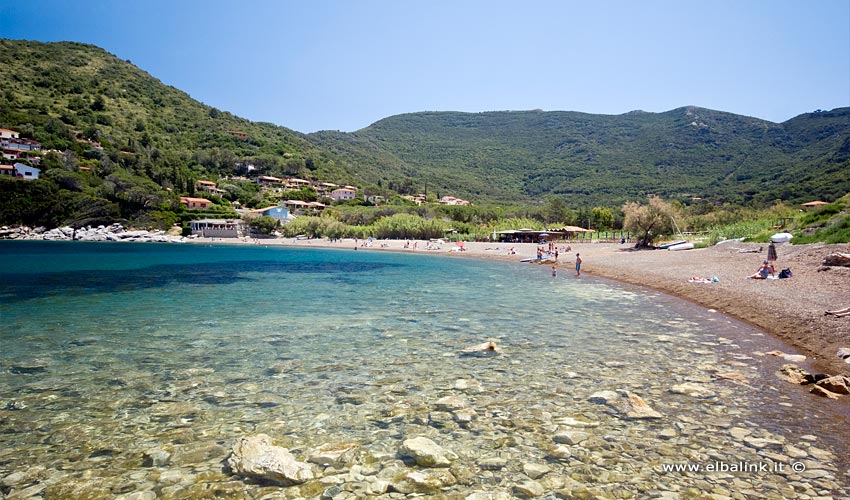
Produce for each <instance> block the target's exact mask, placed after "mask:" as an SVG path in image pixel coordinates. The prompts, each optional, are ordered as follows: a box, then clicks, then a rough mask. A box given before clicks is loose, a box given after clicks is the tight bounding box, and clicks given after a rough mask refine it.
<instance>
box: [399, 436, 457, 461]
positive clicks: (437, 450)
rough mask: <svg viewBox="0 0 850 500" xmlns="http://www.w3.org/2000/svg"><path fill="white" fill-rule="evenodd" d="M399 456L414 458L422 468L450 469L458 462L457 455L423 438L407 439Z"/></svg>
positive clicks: (400, 449)
mask: <svg viewBox="0 0 850 500" xmlns="http://www.w3.org/2000/svg"><path fill="white" fill-rule="evenodd" d="M399 455H401V456H403V457H410V458H412V459H413V460H415V461H416V464H417V465H420V466H422V467H448V466H450V465H451V464H452V462H454V461H455V460H457V455H455V454H454V453H452V452H451V451H449V450H446V449H445V448H443V447H441V446H439V445H438V444H437V443H435V442H434V441H431V440H430V439H428V438H426V437H422V436H420V437H415V438H412V439H406V440H405V441H404V442H403V443H402V445H401V448H399Z"/></svg>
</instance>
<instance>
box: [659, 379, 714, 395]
mask: <svg viewBox="0 0 850 500" xmlns="http://www.w3.org/2000/svg"><path fill="white" fill-rule="evenodd" d="M670 392H672V393H673V394H684V395H686V396H691V397H693V398H713V397H715V396H717V394H716V393H715V392H714V391H712V390H710V389H708V388H707V387H705V386H704V385H702V384H695V383H692V382H685V383H684V384H678V385H674V386H673V387H671V388H670Z"/></svg>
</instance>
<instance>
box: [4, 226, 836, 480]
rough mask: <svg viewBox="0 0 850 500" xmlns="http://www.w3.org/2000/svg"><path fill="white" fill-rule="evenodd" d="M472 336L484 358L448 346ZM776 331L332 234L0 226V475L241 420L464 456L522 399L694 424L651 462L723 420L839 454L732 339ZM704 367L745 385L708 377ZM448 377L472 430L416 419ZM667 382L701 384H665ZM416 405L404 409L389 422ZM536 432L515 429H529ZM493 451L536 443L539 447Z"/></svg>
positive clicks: (133, 448)
mask: <svg viewBox="0 0 850 500" xmlns="http://www.w3.org/2000/svg"><path fill="white" fill-rule="evenodd" d="M490 338H492V339H495V340H497V342H499V344H500V345H501V346H503V348H504V354H503V355H500V356H497V357H494V358H469V357H464V356H461V355H459V353H460V351H461V350H462V349H463V348H464V347H466V346H469V345H472V344H477V343H480V342H483V341H484V340H487V339H490ZM777 348H778V349H780V350H785V351H789V349H788V348H787V347H785V346H782V345H780V344H778V343H776V342H775V341H773V340H771V339H770V338H768V337H766V336H765V335H763V334H762V333H761V332H759V331H757V330H754V329H752V328H750V327H748V326H746V325H743V324H740V323H738V322H735V321H732V320H730V319H729V318H726V317H723V316H721V315H718V314H716V313H713V312H709V311H706V310H704V309H701V308H699V307H696V306H693V305H690V304H687V303H684V302H681V301H678V300H676V299H672V298H669V297H665V296H663V295H659V294H655V293H648V292H645V291H642V290H638V289H635V288H630V287H623V286H619V285H617V284H614V283H610V282H606V281H602V280H598V279H594V278H592V277H582V278H581V279H576V278H575V277H574V276H571V274H570V273H566V272H562V273H561V275H559V276H558V277H557V278H552V277H551V276H550V275H549V270H548V269H547V268H540V267H537V266H529V265H519V264H517V265H511V264H506V263H501V262H490V261H481V260H474V259H463V258H448V257H445V256H435V255H409V254H396V253H384V252H367V251H358V252H354V251H351V250H318V249H295V248H280V247H254V246H223V245H221V246H220V245H216V246H201V245H159V244H124V243H115V244H104V243H91V244H87V243H61V242H0V415H2V418H0V450H2V451H0V478H1V477H3V476H4V475H6V474H9V473H12V472H15V471H19V470H22V469H23V468H26V467H29V466H32V465H34V464H40V465H42V466H45V467H47V468H48V469H49V470H61V471H69V470H74V471H81V470H92V469H94V470H97V471H98V474H99V475H103V477H119V478H124V479H126V477H127V476H128V475H132V474H133V473H134V471H135V472H138V471H140V470H141V471H144V469H143V468H142V466H141V462H142V459H141V454H142V452H143V451H144V450H147V449H150V448H155V447H165V448H167V449H169V450H171V451H173V452H174V456H175V458H174V466H180V467H183V468H186V469H187V470H190V471H191V470H195V472H198V471H199V470H202V469H200V468H199V467H200V465H199V464H197V463H193V462H192V460H193V459H191V458H186V459H185V460H184V461H183V462H181V459H180V456H181V455H180V452H181V450H184V449H185V448H186V447H189V446H198V443H211V444H215V445H219V446H221V447H222V448H223V449H229V446H230V443H231V442H232V440H233V439H234V438H235V437H237V436H240V435H243V434H246V433H251V432H261V431H262V432H267V433H269V434H272V435H275V436H277V437H283V436H286V439H288V440H290V441H291V443H292V444H293V445H294V446H296V447H299V448H308V447H310V446H316V445H318V444H321V443H323V442H328V441H333V440H342V439H345V440H355V441H357V442H359V443H361V444H362V446H364V448H367V449H370V450H372V451H373V452H375V453H376V454H378V453H379V452H382V453H390V454H391V453H393V451H394V450H395V449H397V446H398V444H399V443H400V441H401V439H402V438H403V437H404V436H406V435H408V433H413V432H417V431H420V430H422V429H420V428H419V427H423V428H424V427H429V429H428V430H429V431H433V432H436V433H437V434H438V435H439V434H440V433H442V434H444V435H445V438H446V440H447V441H448V442H453V443H455V446H457V447H458V448H460V449H464V450H475V451H474V452H473V451H468V452H467V453H466V454H467V458H468V459H469V460H470V461H471V462H472V463H474V461H475V457H476V455H481V454H482V453H483V451H485V450H486V449H487V447H488V446H491V442H492V438H493V436H492V434H499V433H506V432H509V431H508V430H506V429H507V427H500V425H501V424H499V423H498V422H500V421H501V420H500V419H503V418H509V419H514V420H519V421H524V422H525V421H527V422H529V423H528V425H529V426H531V427H534V422H537V421H538V420H539V414H540V412H546V414H554V415H556V416H557V415H562V416H578V417H583V418H587V419H591V420H594V421H600V422H602V423H603V427H605V426H610V429H608V432H611V433H613V434H612V435H614V436H616V435H619V434H618V433H622V436H623V439H624V441H628V440H629V439H630V440H632V441H634V440H635V439H638V440H639V439H646V440H647V441H646V446H647V447H649V448H650V449H651V447H652V446H655V445H654V444H653V443H658V446H666V445H669V444H670V443H669V442H664V441H662V440H659V439H657V438H654V437H653V433H656V432H658V431H660V430H662V429H665V428H671V427H672V428H679V427H681V425H679V424H681V423H682V422H685V423H687V424H688V425H695V426H697V427H698V428H699V431H698V432H697V431H694V433H692V434H686V433H685V434H684V435H683V436H682V439H683V440H684V441H682V442H681V443H678V444H677V448H678V449H681V450H682V456H681V457H677V456H673V457H668V459H669V460H670V461H673V462H676V461H678V462H681V461H684V460H685V457H689V456H691V454H690V453H691V452H690V451H688V450H699V449H703V450H705V449H706V446H709V448H711V447H714V448H716V449H717V450H720V451H719V452H724V453H725V452H729V453H731V455H730V458H734V457H738V458H739V459H742V460H744V459H746V460H756V459H763V458H764V457H763V455H762V456H761V457H759V456H758V454H757V451H755V450H751V449H749V448H747V447H745V446H741V445H740V443H738V442H735V441H734V440H732V439H731V438H730V437H729V432H728V429H729V428H730V427H732V426H740V427H746V428H748V429H752V430H753V432H754V433H755V434H756V435H758V434H759V433H763V434H770V435H774V436H781V437H783V438H784V439H786V440H787V441H788V443H797V442H798V441H799V436H801V435H815V436H817V437H818V441H817V443H816V444H817V446H818V447H819V448H822V449H826V450H831V451H833V452H834V453H837V454H838V457H839V459H838V463H839V464H843V466H844V467H846V459H845V458H843V457H846V455H845V453H846V451H847V450H846V443H844V444H842V443H843V441H844V438H842V437H841V436H846V426H847V423H848V422H847V420H846V417H845V415H846V414H842V413H841V411H840V410H838V411H836V410H835V407H833V406H831V404H825V403H823V402H821V401H819V400H818V401H813V400H812V399H811V397H810V396H809V395H808V394H806V393H805V392H804V391H802V390H797V388H796V387H793V386H788V385H787V384H786V383H784V382H781V381H780V380H778V379H777V378H776V377H775V375H774V372H775V370H776V369H778V367H779V366H780V365H781V364H782V363H783V362H782V361H781V360H780V359H778V358H773V357H760V356H757V355H754V354H753V353H754V352H760V351H769V350H772V349H777ZM722 371H736V372H739V373H741V374H743V375H744V376H746V377H747V378H748V384H747V385H746V386H742V385H736V384H733V383H730V382H724V381H722V380H718V379H717V378H716V377H714V376H713V375H714V374H715V373H717V372H722ZM458 379H474V380H477V381H478V382H480V383H481V386H482V388H483V389H482V391H481V392H480V393H478V394H476V395H475V396H474V397H470V400H471V401H470V404H471V406H472V407H473V408H474V409H475V410H476V411H477V412H478V414H479V424H478V425H479V429H478V431H477V432H468V433H466V434H464V433H463V432H462V431H463V430H462V429H458V428H456V427H451V426H449V427H447V428H441V427H440V426H434V425H430V426H429V424H428V421H427V420H428V417H427V414H428V413H427V412H428V407H429V405H432V404H433V402H434V401H435V400H437V399H439V398H440V397H442V396H444V395H447V394H449V393H453V390H452V388H453V387H454V385H455V383H456V381H457V380H458ZM685 381H695V382H697V383H702V384H705V386H706V387H708V388H710V389H711V390H713V391H714V392H715V393H716V394H717V395H718V396H717V397H713V398H709V399H695V398H690V397H687V396H684V395H680V394H671V393H670V392H669V387H670V386H671V385H674V384H678V383H682V382H685ZM603 389H609V390H617V389H623V390H629V391H632V392H634V393H636V394H639V395H640V396H641V397H643V398H644V399H646V400H647V401H648V402H650V404H652V406H653V407H655V408H656V409H657V410H659V411H661V412H662V413H663V414H664V415H665V419H663V420H662V421H660V422H654V421H653V423H644V422H638V423H629V422H627V421H624V420H621V419H618V418H615V417H613V416H612V413H611V411H609V410H607V409H605V408H603V407H600V406H599V405H596V404H593V403H589V402H588V401H587V399H588V397H589V395H590V394H592V393H593V392H595V391H599V390H603ZM419 407H421V408H423V410H422V411H423V412H424V415H425V416H424V417H422V418H423V419H424V421H417V418H415V417H413V418H411V419H408V420H401V421H399V420H393V419H392V418H391V417H392V415H394V414H395V413H394V412H398V411H401V410H399V408H403V409H404V411H403V412H414V413H415V410H416V408H419ZM411 409H412V410H411ZM432 409H433V408H432ZM676 422H678V423H679V424H676ZM677 425H679V427H677ZM542 427H545V424H539V425H538V428H534V429H529V430H528V431H527V432H528V433H529V434H528V439H526V441H527V442H530V441H534V440H538V439H539V436H541V435H546V433H551V429H543V428H542ZM510 428H513V429H514V430H513V431H510V432H514V433H517V434H519V435H522V433H523V432H526V431H524V430H522V426H520V428H517V427H516V425H513V426H512V427H510ZM636 429H638V430H641V431H642V432H643V433H644V435H643V437H642V438H635V436H634V435H631V434H633V433H634V432H636ZM488 433H489V434H490V435H488ZM630 435H631V437H628V436H630ZM187 436H188V437H187ZM627 437H628V439H626V438H627ZM612 439H614V438H612ZM803 444H809V443H806V442H802V443H801V444H800V446H803ZM624 446H625V445H624ZM739 448H740V449H739ZM712 449H713V448H712ZM24 450H25V451H24ZM724 450H725V451H724ZM184 451H185V450H184ZM514 451H515V452H516V453H517V454H519V455H520V456H521V457H522V458H524V459H526V460H533V459H538V460H545V456H546V450H545V446H540V445H537V446H531V445H528V446H527V448H525V447H523V446H520V447H519V448H518V449H516V450H514ZM664 453H667V451H666V448H665V451H664ZM664 453H661V451H659V454H660V455H658V456H665V455H664ZM736 453H738V455H736ZM213 455H215V453H213ZM220 455H221V456H212V457H207V460H208V461H209V460H212V463H216V461H218V462H220V461H221V460H222V459H223V458H224V457H225V456H226V452H222V453H220ZM461 455H463V453H461ZM104 456H108V457H109V458H110V460H109V463H108V464H105V463H104V462H103V457H104ZM187 456H188V455H187ZM648 456H653V457H655V456H656V455H653V454H649V455H648ZM656 459H657V457H656ZM623 460H624V461H625V460H637V461H640V458H639V456H637V457H629V458H626V457H624V458H623ZM647 460H648V461H649V460H650V459H647ZM653 460H655V459H653ZM650 465H655V464H650V463H649V462H647V463H646V464H643V465H640V466H635V467H636V468H637V469H641V468H642V467H644V466H645V467H649V466H650ZM656 480H657V481H661V480H662V479H661V478H654V476H653V475H652V474H649V476H648V478H647V481H656ZM665 480H669V477H668V478H666V479H665ZM748 480H749V481H751V486H752V487H758V486H759V484H761V483H764V482H775V483H777V484H779V485H780V487H781V486H782V485H783V484H785V483H783V482H787V481H789V480H788V479H787V478H784V477H771V478H758V477H755V478H753V477H751V478H749V479H748ZM843 480H846V478H845V479H843Z"/></svg>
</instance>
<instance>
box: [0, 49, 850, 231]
mask: <svg viewBox="0 0 850 500" xmlns="http://www.w3.org/2000/svg"><path fill="white" fill-rule="evenodd" d="M0 66H2V68H3V71H2V72H0V88H2V90H0V128H8V129H13V130H16V131H19V132H21V134H22V137H24V138H27V139H32V140H35V141H38V142H40V143H41V144H42V145H43V146H44V149H45V151H46V150H57V151H58V152H59V153H45V154H44V156H43V158H42V161H41V163H40V164H39V168H41V169H42V178H41V179H39V180H38V181H37V182H31V183H23V182H16V181H14V180H13V179H10V178H0V192H2V193H3V194H4V196H3V197H0V224H16V223H25V224H33V225H34V224H43V225H49V226H52V225H57V224H65V223H74V224H85V223H100V222H110V221H114V220H122V219H123V220H129V221H130V222H132V223H136V224H140V225H145V224H147V225H157V226H166V225H168V224H170V223H172V222H175V221H177V220H178V219H180V218H185V217H184V216H188V215H187V214H182V213H181V210H182V209H181V206H180V204H179V197H180V196H181V195H192V194H194V190H195V180H198V179H212V180H220V179H221V178H222V177H224V176H232V175H242V176H245V175H247V176H254V175H258V174H267V175H275V176H289V175H293V176H298V177H302V178H309V179H320V180H323V181H328V182H336V183H344V184H353V185H355V186H358V187H360V188H361V193H362V192H367V193H369V194H382V195H385V196H387V195H392V194H394V193H401V194H414V193H419V192H425V191H427V193H428V194H437V195H440V196H442V195H452V196H458V197H461V198H466V199H469V200H471V201H473V202H474V203H478V204H480V203H487V202H494V203H522V204H528V205H536V204H539V203H540V202H541V201H542V200H544V199H546V198H551V197H552V196H553V195H554V196H557V197H559V198H561V199H563V200H564V201H566V203H567V204H568V206H570V207H572V208H582V207H585V208H588V207H594V206H608V207H617V206H619V205H620V204H621V203H622V202H624V201H626V200H635V199H642V198H644V197H645V196H646V195H647V194H659V195H662V196H665V197H669V198H680V199H688V198H691V197H701V198H704V199H707V200H709V201H712V202H714V203H718V204H719V203H727V202H728V203H733V204H756V205H761V204H770V203H772V202H773V201H774V200H775V199H782V200H787V201H790V202H799V201H808V200H810V199H814V198H821V199H825V200H827V201H832V200H834V199H836V198H838V197H839V196H841V195H843V194H844V193H846V192H848V191H850V175H847V172H848V171H850V108H842V109H836V110H833V111H828V112H815V113H811V114H805V115H801V116H798V117H796V118H794V119H792V120H789V121H787V122H785V123H782V124H776V123H770V122H766V121H763V120H758V119H754V118H748V117H744V116H739V115H734V114H730V113H724V112H719V111H712V110H707V109H701V108H693V107H688V108H680V109H675V110H672V111H669V112H665V113H645V112H632V113H627V114H624V115H618V116H610V115H592V114H585V113H576V112H561V111H556V112H542V111H517V112H487V113H454V112H440V113H433V112H431V113H412V114H405V115H398V116H392V117H389V118H385V119H383V120H380V121H378V122H377V123H375V124H373V125H371V126H369V127H367V128H365V129H362V130H359V131H357V132H354V133H342V132H319V133H315V134H302V133H299V132H296V131H293V130H290V129H287V128H285V127H281V126H277V125H273V124H270V123H257V122H251V121H249V120H246V119H243V118H239V117H237V116H234V115H232V114H231V113H228V112H226V111H222V110H219V109H216V108H214V107H211V106H208V105H206V104H203V103H200V102H198V101H196V100H194V99H192V98H191V97H190V96H189V95H187V94H186V93H185V92H183V91H180V90H178V89H175V88H173V87H170V86H167V85H164V84H163V83H162V82H160V81H159V80H157V79H156V78H153V77H152V76H150V75H149V74H147V73H145V72H144V71H142V70H140V69H139V68H137V67H135V66H134V65H133V64H132V63H131V62H129V61H124V60H121V59H119V58H118V57H116V56H114V55H112V54H109V53H107V52H106V51H104V50H102V49H100V48H98V47H95V46H91V45H84V44H79V43H73V42H61V43H41V42H28V41H13V40H2V39H0ZM249 165H251V166H252V167H253V169H252V170H250V171H249V169H248V166H249ZM2 177H6V176H2ZM219 184H220V185H219V187H221V184H222V183H221V182H220V183H219ZM226 184H227V185H226V186H225V188H226V189H225V191H226V194H225V195H223V196H222V197H221V199H219V198H218V197H214V198H213V201H214V202H215V206H216V210H218V211H219V212H221V213H225V212H227V213H232V209H231V203H232V202H237V201H238V202H239V203H240V204H242V205H243V206H257V205H259V204H263V203H266V202H268V200H267V199H264V198H263V196H264V195H263V194H262V193H260V192H259V190H258V189H257V188H256V185H254V184H253V183H251V182H250V180H244V181H238V180H234V181H227V183H226Z"/></svg>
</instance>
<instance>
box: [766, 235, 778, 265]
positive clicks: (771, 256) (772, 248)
mask: <svg viewBox="0 0 850 500" xmlns="http://www.w3.org/2000/svg"><path fill="white" fill-rule="evenodd" d="M767 261H768V262H770V265H771V266H772V265H773V263H774V262H776V244H775V243H773V242H772V241H771V242H770V245H768V246H767Z"/></svg>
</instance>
